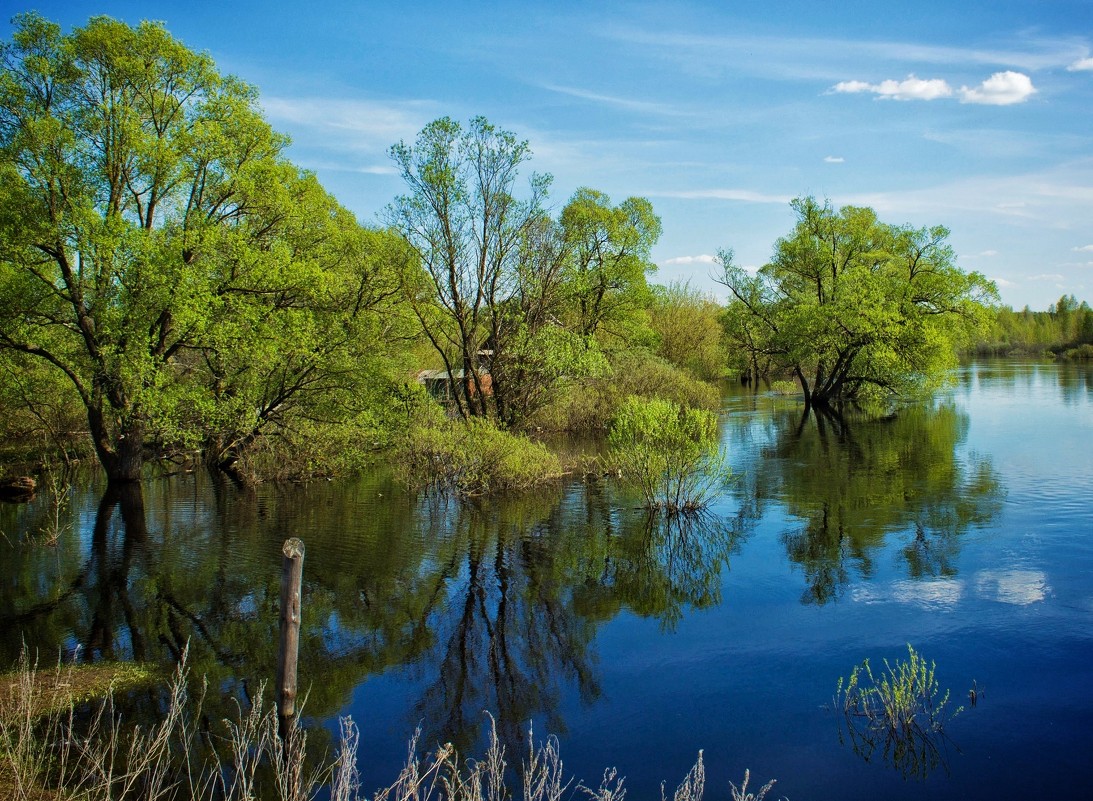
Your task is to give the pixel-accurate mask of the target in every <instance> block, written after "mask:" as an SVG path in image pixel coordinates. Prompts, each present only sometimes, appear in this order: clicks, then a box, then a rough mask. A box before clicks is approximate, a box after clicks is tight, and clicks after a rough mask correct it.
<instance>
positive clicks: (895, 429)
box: [738, 403, 1002, 604]
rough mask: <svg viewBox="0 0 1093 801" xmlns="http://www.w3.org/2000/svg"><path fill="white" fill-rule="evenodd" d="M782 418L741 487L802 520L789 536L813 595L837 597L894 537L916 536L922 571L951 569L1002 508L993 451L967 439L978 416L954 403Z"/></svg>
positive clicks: (911, 548)
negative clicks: (965, 449) (877, 413)
mask: <svg viewBox="0 0 1093 801" xmlns="http://www.w3.org/2000/svg"><path fill="white" fill-rule="evenodd" d="M780 422H781V426H780V428H779V433H778V435H777V436H775V437H774V438H773V444H772V445H771V446H770V447H768V448H767V449H765V451H764V452H763V454H762V457H761V458H760V459H758V460H756V462H755V463H754V465H752V466H751V467H750V469H749V472H750V475H748V476H746V477H745V479H746V480H745V481H744V482H742V483H741V484H740V485H739V488H738V494H740V495H742V496H743V498H742V500H744V501H745V502H751V503H754V504H756V505H757V506H762V505H763V504H765V503H767V502H769V500H770V499H777V500H779V501H781V502H782V503H783V504H785V507H786V510H787V511H788V513H789V514H790V515H791V516H792V517H793V518H796V519H797V520H799V521H801V522H800V523H799V524H798V525H794V526H792V527H791V528H790V529H788V530H787V531H785V533H784V534H783V542H784V544H785V548H786V552H787V554H788V555H789V558H790V559H791V560H792V561H793V562H794V563H796V564H797V565H799V566H800V568H801V570H802V571H803V573H804V576H805V582H806V587H805V590H804V592H803V594H802V601H803V602H804V603H814V604H824V603H827V602H828V601H831V600H834V599H837V598H838V597H839V596H840V594H841V593H842V592H843V590H844V589H845V588H846V587H847V586H848V585H849V583H850V581H851V574H852V571H854V570H856V571H857V572H858V573H860V574H861V575H862V576H865V577H868V576H870V575H872V574H873V573H874V571H875V569H876V566H875V564H874V554H875V553H879V552H880V549H881V547H882V546H883V544H884V542H885V540H886V538H887V537H889V536H898V537H901V538H904V539H905V540H906V544H905V546H904V547H903V549H902V555H903V559H904V560H905V562H906V565H907V570H908V573H909V574H910V576H911V577H912V578H923V577H927V576H932V577H946V576H950V575H952V574H953V573H954V571H955V568H954V567H953V565H954V564H955V557H956V554H957V551H958V549H959V538H960V535H961V534H963V533H964V532H966V531H968V530H969V529H971V528H976V527H981V526H984V525H986V524H987V523H989V522H990V520H991V519H992V518H993V517H994V516H995V515H996V514H997V513H998V511H999V509H1000V508H1001V498H1002V489H1001V486H1000V483H999V480H998V478H997V475H996V473H995V471H994V468H993V466H992V465H991V463H990V461H989V459H987V458H985V457H979V456H976V455H975V454H970V455H963V454H962V453H961V451H960V448H959V447H958V446H959V445H960V444H961V443H962V442H963V441H964V439H965V437H966V434H967V429H968V416H967V414H966V413H965V412H963V411H961V410H960V409H958V408H957V407H956V406H954V405H952V404H951V403H933V404H922V405H914V406H908V407H905V408H902V409H900V410H899V411H898V412H896V413H894V414H891V415H889V416H886V417H881V418H877V417H872V418H871V417H867V416H865V415H862V414H853V413H847V414H845V415H842V416H840V415H837V414H835V413H834V412H832V411H830V410H827V411H821V410H813V412H812V413H811V414H810V413H807V412H806V413H805V414H804V415H800V414H799V412H796V411H794V410H783V411H782V412H781V413H780Z"/></svg>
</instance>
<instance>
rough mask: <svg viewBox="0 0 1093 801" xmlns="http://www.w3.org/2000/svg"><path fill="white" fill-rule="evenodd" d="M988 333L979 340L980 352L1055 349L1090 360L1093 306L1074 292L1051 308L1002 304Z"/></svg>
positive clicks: (996, 352)
mask: <svg viewBox="0 0 1093 801" xmlns="http://www.w3.org/2000/svg"><path fill="white" fill-rule="evenodd" d="M986 333H987V337H986V338H985V339H984V340H983V341H981V342H978V343H976V346H975V348H974V351H973V352H974V353H975V354H976V355H1007V354H1011V353H1045V352H1051V353H1053V354H1056V355H1063V356H1068V357H1070V358H1086V359H1088V358H1090V357H1091V355H1093V308H1090V306H1089V303H1087V302H1086V301H1084V300H1083V301H1079V300H1078V299H1077V298H1076V297H1074V295H1063V296H1062V297H1061V298H1059V300H1057V301H1056V302H1055V303H1053V304H1051V305H1050V306H1048V309H1047V311H1032V310H1031V309H1029V307H1028V306H1025V308H1024V309H1022V310H1021V311H1014V310H1013V309H1012V308H1011V307H1009V306H1002V307H1000V308H998V309H997V311H996V312H995V319H994V323H993V325H992V326H991V328H990V330H989V331H988V332H986ZM1083 345H1085V346H1091V347H1088V348H1083V347H1082V346H1083Z"/></svg>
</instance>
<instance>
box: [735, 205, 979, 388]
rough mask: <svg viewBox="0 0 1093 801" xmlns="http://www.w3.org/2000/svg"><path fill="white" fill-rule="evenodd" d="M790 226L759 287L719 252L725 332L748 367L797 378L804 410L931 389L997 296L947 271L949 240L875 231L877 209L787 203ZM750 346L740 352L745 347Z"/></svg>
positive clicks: (901, 230) (941, 234)
mask: <svg viewBox="0 0 1093 801" xmlns="http://www.w3.org/2000/svg"><path fill="white" fill-rule="evenodd" d="M792 206H793V209H794V211H795V212H796V214H797V225H796V226H795V228H794V230H793V233H792V234H790V235H789V236H788V237H785V238H783V239H780V240H778V242H777V243H776V244H775V249H774V258H773V260H772V261H771V262H770V263H769V264H767V265H765V266H763V267H762V268H761V269H760V270H759V271H758V274H756V275H750V274H749V273H747V272H745V271H744V270H743V269H742V268H740V267H738V266H737V265H735V264H734V263H733V254H732V251H731V250H725V251H722V252H721V254H720V262H721V266H722V268H723V275H722V277H721V279H720V280H721V282H722V283H723V284H724V285H725V286H726V287H728V288H729V290H730V291H731V293H732V301H731V303H730V306H729V310H728V316H729V318H730V321H732V322H731V323H730V328H736V329H737V330H746V331H747V332H748V337H749V338H750V344H749V345H748V347H750V348H751V350H752V356H753V363H759V362H760V361H764V362H765V361H766V360H768V359H769V360H770V361H771V363H772V365H773V367H774V369H776V370H781V371H787V372H790V373H792V374H793V375H795V376H796V378H797V379H798V380H799V381H800V384H801V388H802V390H803V391H804V395H805V402H806V404H809V405H811V404H816V405H825V404H830V403H833V402H838V401H843V400H854V399H858V398H862V397H866V396H880V397H883V396H887V395H898V394H903V393H907V392H910V391H913V390H916V389H920V388H924V387H929V386H931V385H932V384H934V383H935V382H937V381H938V380H940V379H941V378H943V377H944V376H945V374H946V373H947V370H948V369H949V368H950V367H951V366H953V365H954V364H955V358H956V353H957V349H958V348H959V347H960V346H961V345H964V344H966V343H969V342H971V341H972V339H973V337H974V334H975V333H976V332H977V331H978V330H980V329H981V327H982V326H984V324H985V322H986V319H987V317H986V315H987V309H988V306H987V304H990V303H993V302H994V300H995V298H996V295H997V292H996V289H995V287H994V285H993V284H992V283H991V282H990V281H988V280H987V279H986V278H984V277H983V276H982V275H980V274H978V273H974V272H973V273H965V272H963V271H962V270H960V269H959V268H958V267H957V266H956V265H955V263H954V260H955V257H954V254H953V251H952V248H951V247H950V246H949V245H948V244H947V243H946V239H947V238H948V235H949V232H948V230H947V229H946V228H944V227H941V226H935V227H931V228H911V227H910V226H893V225H887V224H885V223H882V222H880V221H879V220H878V219H877V216H876V213H875V212H874V211H873V210H872V209H868V208H858V207H853V206H847V207H844V208H842V209H839V210H838V211H835V210H834V209H832V208H831V207H830V206H829V205H827V204H824V205H820V204H819V203H817V202H816V201H815V200H814V199H813V198H798V199H797V200H795V201H793V203H792ZM745 341H747V340H745Z"/></svg>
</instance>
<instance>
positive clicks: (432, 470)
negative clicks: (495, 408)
mask: <svg viewBox="0 0 1093 801" xmlns="http://www.w3.org/2000/svg"><path fill="white" fill-rule="evenodd" d="M395 456H396V464H397V465H398V469H399V471H400V472H401V474H402V477H403V479H404V480H405V481H406V482H407V483H409V484H411V485H413V486H418V487H430V488H434V489H443V490H450V491H453V492H455V493H456V494H458V495H461V496H464V497H473V496H478V495H489V494H491V493H495V492H513V491H520V490H526V489H531V488H532V487H534V486H536V485H539V484H543V483H546V482H548V481H553V480H555V479H557V478H558V477H559V476H561V474H562V468H561V462H560V461H559V459H558V457H557V456H555V455H554V454H553V453H551V452H550V451H549V450H548V449H547V448H546V447H545V446H544V445H542V444H540V443H538V442H533V441H532V440H530V439H528V438H527V437H524V436H520V435H517V434H511V433H509V432H507V431H502V430H501V429H499V428H497V427H496V426H494V425H493V424H492V423H491V422H490V421H488V420H483V419H479V418H472V419H470V420H468V421H466V422H463V421H461V420H444V421H431V422H429V423H428V424H426V425H423V426H420V427H418V428H416V429H414V430H413V431H412V432H410V433H409V434H408V435H407V436H406V438H405V439H404V441H403V443H402V444H401V446H400V447H399V448H398V449H397V452H396V454H395Z"/></svg>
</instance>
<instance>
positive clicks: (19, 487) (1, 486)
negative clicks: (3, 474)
mask: <svg viewBox="0 0 1093 801" xmlns="http://www.w3.org/2000/svg"><path fill="white" fill-rule="evenodd" d="M37 489H38V482H37V481H35V480H34V479H33V478H31V477H30V476H13V477H11V478H0V498H2V499H3V500H5V501H29V500H30V499H31V498H33V497H34V492H35V490H37Z"/></svg>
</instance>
